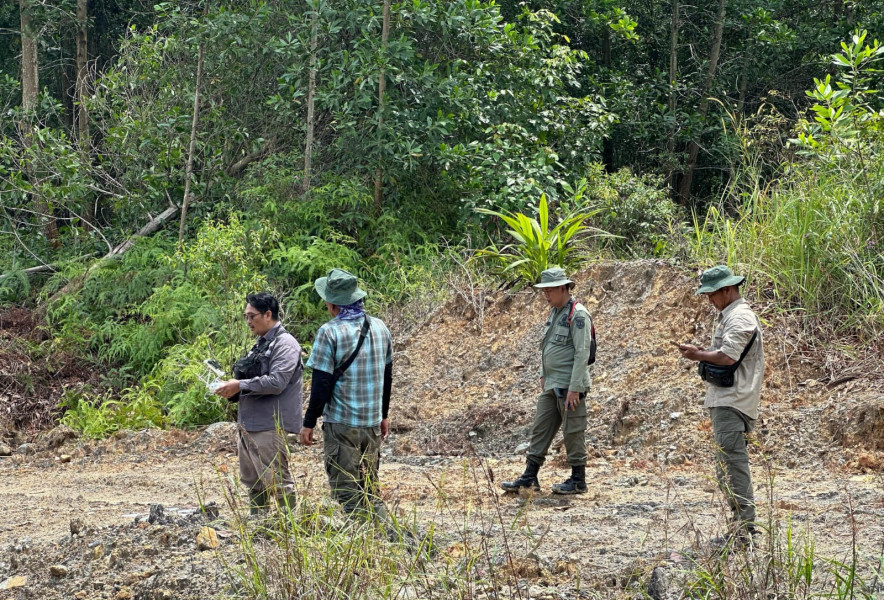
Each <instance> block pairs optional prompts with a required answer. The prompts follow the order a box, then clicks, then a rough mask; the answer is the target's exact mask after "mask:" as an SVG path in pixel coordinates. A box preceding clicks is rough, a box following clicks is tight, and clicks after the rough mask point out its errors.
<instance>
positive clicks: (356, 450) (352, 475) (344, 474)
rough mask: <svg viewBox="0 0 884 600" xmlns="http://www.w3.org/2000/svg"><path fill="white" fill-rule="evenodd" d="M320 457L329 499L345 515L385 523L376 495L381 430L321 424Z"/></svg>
mask: <svg viewBox="0 0 884 600" xmlns="http://www.w3.org/2000/svg"><path fill="white" fill-rule="evenodd" d="M322 438H323V455H324V457H325V471H326V473H327V474H328V485H329V487H331V492H332V496H334V498H335V500H337V501H338V502H339V503H340V504H341V507H342V508H343V509H344V511H345V512H347V513H348V514H356V515H359V516H365V517H374V518H378V519H381V520H384V519H386V517H387V509H386V508H385V507H384V503H383V502H382V501H381V498H380V496H379V495H378V463H379V462H380V454H381V427H380V425H378V426H375V427H348V426H346V425H342V424H340V423H323V425H322Z"/></svg>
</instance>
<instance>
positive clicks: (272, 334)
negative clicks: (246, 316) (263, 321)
mask: <svg viewBox="0 0 884 600" xmlns="http://www.w3.org/2000/svg"><path fill="white" fill-rule="evenodd" d="M283 332H285V327H283V326H282V321H277V322H276V325H274V326H273V327H271V328H270V331H268V332H267V333H265V334H264V335H262V336H261V337H259V338H258V341H259V342H260V341H261V340H267V341H268V342H272V341H273V340H275V339H276V337H277V336H278V335H279V334H280V333H283Z"/></svg>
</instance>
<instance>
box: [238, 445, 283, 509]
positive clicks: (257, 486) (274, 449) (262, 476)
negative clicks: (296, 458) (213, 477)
mask: <svg viewBox="0 0 884 600" xmlns="http://www.w3.org/2000/svg"><path fill="white" fill-rule="evenodd" d="M238 438H239V439H238V440H237V445H236V453H237V455H239V479H240V481H242V482H243V483H244V484H245V485H246V487H248V488H249V491H252V492H263V491H265V490H268V491H270V492H271V493H274V494H276V495H277V496H278V497H280V498H281V497H283V496H285V495H288V494H291V493H293V492H294V491H295V482H294V480H293V479H292V474H291V472H290V471H289V451H288V446H286V443H285V435H284V434H283V433H282V432H280V431H275V430H270V431H246V430H245V429H243V428H242V427H240V428H239V436H238Z"/></svg>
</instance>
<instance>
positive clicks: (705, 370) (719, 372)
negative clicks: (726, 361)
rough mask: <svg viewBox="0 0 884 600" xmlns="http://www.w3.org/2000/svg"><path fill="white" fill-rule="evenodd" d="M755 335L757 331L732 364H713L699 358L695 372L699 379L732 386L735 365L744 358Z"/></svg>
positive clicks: (718, 384) (715, 384)
mask: <svg viewBox="0 0 884 600" xmlns="http://www.w3.org/2000/svg"><path fill="white" fill-rule="evenodd" d="M757 335H758V332H757V331H756V332H755V333H753V334H752V339H750V340H749V343H748V344H746V347H745V348H744V349H743V353H742V354H740V360H738V361H737V362H735V363H734V364H732V365H714V364H712V363H710V362H706V361H704V360H701V361H700V362H699V363H698V364H697V372H698V373H699V374H700V379H702V380H703V381H705V382H706V383H710V384H712V385H714V386H716V387H723V388H729V387H734V374H735V373H736V372H737V367H739V366H740V363H741V362H743V359H744V358H746V353H747V352H749V348H751V347H752V344H754V343H755V337H756V336H757Z"/></svg>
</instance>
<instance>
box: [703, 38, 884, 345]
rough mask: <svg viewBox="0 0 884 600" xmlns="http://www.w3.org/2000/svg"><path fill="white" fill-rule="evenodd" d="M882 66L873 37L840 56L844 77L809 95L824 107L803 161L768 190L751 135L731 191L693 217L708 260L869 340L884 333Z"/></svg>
mask: <svg viewBox="0 0 884 600" xmlns="http://www.w3.org/2000/svg"><path fill="white" fill-rule="evenodd" d="M881 60H884V48H882V47H881V46H880V45H879V44H878V42H877V41H875V42H873V43H872V44H866V34H865V32H858V33H857V34H855V35H854V36H853V38H852V39H851V40H850V41H849V42H845V43H844V44H843V52H842V53H840V54H836V55H834V56H833V59H832V62H833V65H834V67H836V68H838V69H839V73H838V77H837V78H836V79H835V80H834V81H833V80H832V78H831V77H830V76H827V77H826V79H825V80H817V85H816V87H815V88H814V89H812V90H810V91H809V92H808V95H809V96H810V97H811V98H813V99H814V100H815V101H816V102H817V103H816V104H815V105H814V106H813V114H814V121H813V122H812V123H804V124H803V125H802V129H801V130H800V131H799V135H798V137H797V138H796V139H794V140H793V144H794V145H795V147H796V148H797V149H798V150H799V156H800V160H799V161H798V162H795V163H793V164H791V165H790V167H789V169H788V170H783V171H782V174H781V180H780V181H779V182H778V183H776V184H775V185H767V186H765V185H760V184H759V182H760V181H762V180H763V173H762V171H764V169H765V168H766V167H765V165H764V164H763V163H764V161H763V159H762V158H761V157H759V156H758V150H757V149H756V148H757V146H753V145H752V144H751V143H750V140H749V139H745V138H744V139H743V140H742V143H743V145H744V146H745V147H746V152H745V153H744V162H743V164H742V165H740V167H739V169H738V175H737V176H736V177H735V179H734V181H733V182H732V184H731V187H730V190H729V193H728V194H727V195H726V196H725V198H724V200H723V201H722V202H721V203H719V204H715V205H712V206H710V207H709V208H708V210H707V211H706V213H705V214H702V213H701V214H699V215H698V214H695V215H694V219H693V227H692V230H691V232H690V233H689V235H688V240H689V245H690V248H691V253H692V255H693V256H695V257H697V258H698V259H699V260H700V261H701V262H703V263H706V264H710V263H714V262H719V261H726V262H727V263H728V264H730V265H739V266H740V267H742V268H743V269H745V270H746V271H747V272H748V273H750V275H751V274H755V275H758V276H760V277H761V278H762V279H763V281H764V282H769V283H770V285H771V286H772V288H773V291H774V293H775V294H776V295H777V296H778V297H779V298H780V299H781V300H782V301H784V302H785V303H786V304H787V305H789V306H792V307H797V308H800V310H803V311H805V312H806V313H807V315H808V317H809V318H811V319H814V320H818V321H821V322H826V323H827V324H830V325H834V326H835V328H836V329H839V330H841V331H842V332H845V331H846V332H851V333H856V334H859V336H860V337H861V338H864V339H867V340H868V339H873V338H875V337H877V335H878V334H879V333H880V332H881V331H882V330H884V254H882V252H881V244H882V242H884V210H882V205H881V193H880V190H881V184H882V182H884V153H882V152H881V150H880V148H881V142H882V138H881V134H880V125H881V123H882V119H884V117H882V114H881V113H880V112H879V110H878V104H879V103H878V102H877V95H876V93H875V92H874V91H873V90H872V89H871V88H870V86H871V85H872V83H873V77H874V73H876V72H877V71H876V65H877V64H878V63H879V62H880V61H881ZM735 129H736V130H737V137H740V136H745V135H748V134H746V132H745V131H743V130H742V127H741V126H739V125H738V126H737V127H735Z"/></svg>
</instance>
